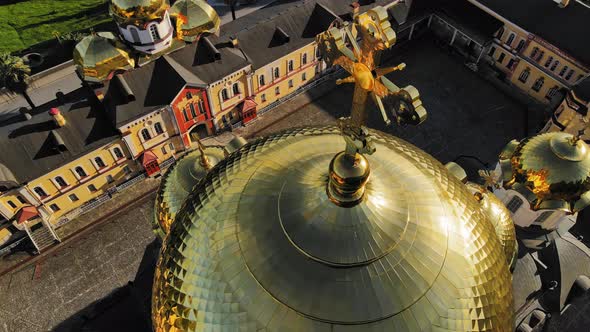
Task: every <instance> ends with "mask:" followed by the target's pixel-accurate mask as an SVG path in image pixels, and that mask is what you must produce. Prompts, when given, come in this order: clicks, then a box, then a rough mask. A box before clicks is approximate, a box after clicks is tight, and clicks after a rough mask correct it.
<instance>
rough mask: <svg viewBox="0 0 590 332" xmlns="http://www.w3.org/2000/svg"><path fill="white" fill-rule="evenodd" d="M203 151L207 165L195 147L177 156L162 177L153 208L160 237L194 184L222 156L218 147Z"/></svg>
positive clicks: (221, 149) (167, 228)
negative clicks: (179, 156) (178, 157)
mask: <svg viewBox="0 0 590 332" xmlns="http://www.w3.org/2000/svg"><path fill="white" fill-rule="evenodd" d="M204 152H205V156H206V157H207V161H208V163H209V165H203V163H202V156H201V152H200V151H199V150H195V151H192V152H189V153H187V154H185V155H184V156H183V157H181V158H180V159H178V160H177V161H176V162H175V163H174V164H173V165H172V166H170V168H169V169H168V171H167V172H166V173H165V174H164V176H163V177H162V181H161V182H160V188H159V190H158V193H157V196H156V203H155V209H154V229H155V230H156V234H157V235H158V236H159V237H160V238H161V239H163V238H164V237H165V235H166V234H168V231H169V230H170V224H171V223H172V221H173V220H174V217H175V216H176V213H177V212H178V211H179V210H180V207H181V206H182V204H183V203H184V200H185V199H186V198H187V196H188V194H189V193H190V192H191V190H192V189H193V187H194V186H195V184H197V182H199V180H201V179H202V178H204V177H205V175H207V172H208V169H210V168H211V167H213V166H215V165H216V164H217V163H218V162H219V161H220V160H222V159H223V158H224V157H225V153H224V150H223V148H221V147H214V146H209V147H207V148H206V149H205V151H204Z"/></svg>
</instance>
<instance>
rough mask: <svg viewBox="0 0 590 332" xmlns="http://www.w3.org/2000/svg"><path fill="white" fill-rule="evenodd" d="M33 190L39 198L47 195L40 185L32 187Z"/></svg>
mask: <svg viewBox="0 0 590 332" xmlns="http://www.w3.org/2000/svg"><path fill="white" fill-rule="evenodd" d="M33 191H34V192H35V194H37V196H39V198H45V197H47V193H46V192H45V190H43V188H41V186H37V187H35V188H33Z"/></svg>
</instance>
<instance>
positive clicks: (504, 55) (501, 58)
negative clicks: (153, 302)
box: [498, 53, 506, 63]
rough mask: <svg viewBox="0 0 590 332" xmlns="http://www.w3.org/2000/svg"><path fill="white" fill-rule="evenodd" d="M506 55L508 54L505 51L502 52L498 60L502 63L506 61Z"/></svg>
mask: <svg viewBox="0 0 590 332" xmlns="http://www.w3.org/2000/svg"><path fill="white" fill-rule="evenodd" d="M505 57H506V54H504V53H500V57H499V58H498V62H499V63H502V62H504V58H505Z"/></svg>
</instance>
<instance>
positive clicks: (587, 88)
mask: <svg viewBox="0 0 590 332" xmlns="http://www.w3.org/2000/svg"><path fill="white" fill-rule="evenodd" d="M574 92H575V94H576V96H578V97H580V98H582V99H584V100H585V101H587V102H589V103H590V77H587V78H586V79H584V80H583V81H582V82H580V83H578V84H576V86H574Z"/></svg>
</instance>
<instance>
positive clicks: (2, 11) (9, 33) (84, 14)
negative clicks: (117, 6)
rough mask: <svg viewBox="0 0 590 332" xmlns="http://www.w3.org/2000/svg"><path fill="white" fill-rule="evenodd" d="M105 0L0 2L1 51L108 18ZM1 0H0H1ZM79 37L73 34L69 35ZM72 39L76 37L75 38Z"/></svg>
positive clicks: (40, 40)
mask: <svg viewBox="0 0 590 332" xmlns="http://www.w3.org/2000/svg"><path fill="white" fill-rule="evenodd" d="M106 2H107V0H59V1H57V0H23V1H18V2H16V3H11V4H6V5H0V52H14V51H18V50H20V49H23V48H27V47H29V46H31V45H34V44H37V43H39V42H42V41H45V40H49V39H52V38H54V37H55V35H54V32H57V33H59V34H60V35H67V34H68V33H71V32H72V31H77V30H84V29H88V28H90V27H93V26H95V25H98V24H101V23H104V22H108V21H110V17H109V15H108V11H107V10H106V8H107V7H106V6H105V3H106ZM0 3H1V1H0ZM70 37H71V38H78V37H79V36H77V35H76V34H74V35H71V36H68V38H70ZM74 40H75V39H74Z"/></svg>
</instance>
